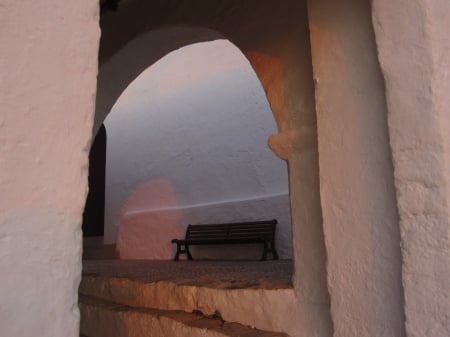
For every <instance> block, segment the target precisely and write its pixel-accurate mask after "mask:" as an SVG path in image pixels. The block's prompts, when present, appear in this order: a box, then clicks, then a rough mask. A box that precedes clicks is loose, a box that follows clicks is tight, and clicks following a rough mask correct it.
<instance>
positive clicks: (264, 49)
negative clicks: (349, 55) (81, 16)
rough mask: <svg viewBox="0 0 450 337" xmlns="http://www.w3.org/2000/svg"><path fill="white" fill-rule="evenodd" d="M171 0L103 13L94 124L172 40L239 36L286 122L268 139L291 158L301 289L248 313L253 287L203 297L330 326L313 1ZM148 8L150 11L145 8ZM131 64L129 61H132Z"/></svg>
mask: <svg viewBox="0 0 450 337" xmlns="http://www.w3.org/2000/svg"><path fill="white" fill-rule="evenodd" d="M166 5H167V8H166ZM166 5H162V7H163V8H160V7H159V5H157V4H154V3H148V2H140V1H130V2H127V3H126V5H125V3H124V7H123V9H121V10H119V11H118V12H117V13H113V14H111V15H109V14H107V15H105V16H104V17H102V20H101V26H102V43H101V48H100V69H99V78H98V93H97V105H96V109H97V112H96V116H95V126H94V130H96V129H97V128H98V127H99V125H101V122H102V121H103V119H104V117H105V115H106V114H107V113H108V111H109V109H110V108H111V107H112V105H113V104H114V102H115V101H116V99H117V98H118V96H119V95H120V93H121V92H122V91H123V90H124V89H125V88H126V87H127V86H128V85H129V83H131V82H132V80H133V79H135V78H136V77H137V76H138V75H139V74H140V73H141V72H142V71H143V70H145V69H146V68H147V67H148V66H149V65H150V64H152V63H153V62H148V61H147V60H153V61H155V60H157V59H159V58H161V57H162V56H164V55H166V54H167V53H168V52H170V51H171V50H173V49H171V48H179V47H181V46H183V45H188V44H190V43H192V42H199V41H210V40H216V39H217V38H220V37H223V36H225V37H226V38H228V39H229V40H230V41H232V42H233V43H234V44H235V45H236V46H237V47H238V48H239V49H240V50H241V51H242V53H243V54H244V55H245V56H246V58H247V59H248V60H249V62H250V64H251V65H252V67H253V69H254V70H255V72H256V74H257V76H258V77H259V80H260V81H261V84H262V87H263V88H264V91H265V93H266V96H267V99H268V102H269V103H270V106H271V110H272V112H273V115H274V119H275V121H276V125H277V129H278V132H277V133H276V134H275V135H273V136H271V137H270V139H269V143H270V146H271V148H272V149H273V150H274V152H276V153H277V155H279V156H280V157H281V158H283V159H285V160H286V161H287V163H288V168H289V190H290V193H289V198H290V203H291V205H292V245H293V258H294V270H295V272H294V275H293V277H292V283H293V289H288V291H282V292H277V293H276V294H273V296H272V295H270V300H268V301H263V300H262V299H261V298H259V299H256V302H257V303H255V302H254V301H255V298H252V299H251V300H250V301H249V302H248V304H247V305H251V304H250V303H252V304H254V305H256V306H258V307H259V306H261V310H266V309H263V308H267V312H269V311H276V312H277V314H276V315H273V316H271V315H250V316H248V314H250V313H254V308H255V307H254V306H252V308H249V307H248V306H242V298H241V296H245V295H244V294H243V293H242V292H241V291H236V292H233V294H232V295H231V294H230V295H231V296H232V297H233V299H231V298H228V300H227V301H225V302H222V301H220V298H221V297H218V298H217V301H215V295H211V296H209V295H208V296H206V297H202V295H201V294H198V296H197V297H196V301H199V302H197V303H200V302H201V301H202V300H201V298H204V300H205V301H206V302H208V301H210V300H212V301H213V302H214V304H212V303H209V304H208V305H207V307H208V309H213V308H215V309H213V311H212V312H211V314H212V313H214V310H219V311H220V312H221V314H222V315H223V317H224V318H226V319H227V320H229V321H234V322H241V323H243V324H246V325H254V326H258V327H261V328H264V329H269V330H270V329H272V330H275V331H285V332H288V333H290V334H294V335H295V334H298V333H299V331H301V333H302V334H308V333H311V332H314V333H315V334H318V335H321V336H330V335H331V319H330V312H329V304H330V303H329V296H328V291H327V287H326V268H325V246H324V241H323V229H322V215H321V206H320V196H319V180H318V176H319V172H318V153H317V128H316V115H315V109H314V106H315V101H314V85H313V81H312V65H311V53H310V45H309V32H308V24H307V22H308V21H307V17H306V4H305V3H302V2H294V1H292V2H290V3H289V5H287V6H277V7H276V8H274V7H273V6H272V3H271V2H262V3H260V2H258V6H254V4H251V5H248V4H245V5H243V6H242V7H239V6H238V7H239V9H237V11H238V12H239V13H240V14H239V15H237V16H236V15H232V12H226V11H225V12H224V11H223V8H221V7H220V6H215V5H211V6H210V5H209V3H207V2H205V3H204V4H203V5H204V7H202V10H200V11H198V12H197V11H195V9H190V8H187V7H186V8H184V7H183V8H171V7H172V6H173V4H166ZM154 6H156V8H154ZM255 8H257V10H256V11H255V10H254V9H255ZM144 12H145V13H147V15H148V16H146V15H141V14H143V13H144ZM150 17H152V18H153V19H154V21H152V20H150ZM165 20H167V21H165ZM166 24H169V26H165V25H166ZM174 24H175V26H174ZM196 26H197V27H196ZM198 27H203V28H198ZM205 27H207V28H205ZM217 32H220V33H217ZM174 46H175V47H174ZM124 65H127V69H126V71H125V69H124ZM82 284H83V283H82ZM133 291H134V290H133ZM227 296H228V295H227ZM206 298H208V299H206ZM158 303H159V304H161V302H158ZM225 303H226V304H225ZM222 304H223V306H222ZM269 307H270V309H269ZM275 308H276V309H275ZM191 309H192V310H198V308H196V307H193V308H191ZM181 310H184V308H181Z"/></svg>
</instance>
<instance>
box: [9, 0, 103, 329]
mask: <svg viewBox="0 0 450 337" xmlns="http://www.w3.org/2000/svg"><path fill="white" fill-rule="evenodd" d="M0 22H1V29H0V44H1V46H2V47H1V48H0V101H1V102H2V107H1V112H0V172H1V176H0V270H1V278H0V303H1V304H0V335H2V336H8V337H10V336H11V337H12V336H14V337H29V336H48V337H51V336H52V337H61V336H71V337H77V336H78V335H79V333H78V321H79V313H78V308H77V290H78V283H79V281H80V272H81V261H80V259H81V230H80V229H81V215H82V212H83V207H84V202H85V198H86V188H87V149H88V148H89V142H90V138H91V130H92V119H93V111H94V95H95V85H96V72H97V61H96V60H97V52H98V40H99V29H98V1H95V0H80V1H75V2H59V1H53V0H42V1H38V2H37V1H10V0H1V1H0Z"/></svg>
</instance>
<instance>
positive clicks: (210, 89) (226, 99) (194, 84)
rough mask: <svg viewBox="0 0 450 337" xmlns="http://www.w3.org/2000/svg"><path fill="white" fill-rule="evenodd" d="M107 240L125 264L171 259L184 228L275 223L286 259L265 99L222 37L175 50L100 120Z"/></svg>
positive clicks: (283, 196)
mask: <svg viewBox="0 0 450 337" xmlns="http://www.w3.org/2000/svg"><path fill="white" fill-rule="evenodd" d="M105 125H106V128H107V130H108V135H109V142H108V144H109V145H108V156H107V157H108V158H107V170H106V171H107V179H106V181H107V182H106V191H107V196H106V207H105V211H106V236H107V238H108V239H109V240H113V239H117V243H118V251H119V252H120V256H121V258H125V259H166V260H167V259H171V258H172V257H173V254H174V251H173V248H174V247H173V245H172V244H171V243H170V241H171V239H173V238H182V237H183V236H184V232H185V227H186V226H187V224H189V223H193V224H195V223H227V222H239V221H255V220H269V219H273V218H276V219H277V220H278V226H277V231H276V245H277V250H278V253H279V255H280V257H281V258H291V257H292V253H291V221H290V206H289V194H288V179H287V168H286V163H285V162H284V161H282V160H280V159H279V158H277V157H276V156H275V154H273V153H272V152H271V151H270V149H269V148H268V146H267V138H268V136H269V135H270V134H272V133H274V132H276V125H275V122H274V119H273V117H272V112H271V110H270V107H269V104H268V102H267V99H266V97H265V93H264V91H263V89H262V87H261V85H260V83H259V81H258V79H257V77H256V75H255V73H254V72H253V69H252V68H251V66H250V64H249V63H248V61H247V60H246V59H245V57H244V56H243V55H242V53H241V52H240V51H239V50H238V49H237V48H236V47H235V46H233V45H232V44H231V43H230V42H228V41H226V40H216V41H213V42H206V43H198V44H193V45H189V46H187V47H184V48H181V49H178V50H176V51H174V52H172V53H170V54H168V55H166V56H165V57H163V58H162V59H161V60H159V61H158V62H156V63H155V64H153V65H152V66H151V67H149V68H148V69H147V70H145V71H144V72H143V73H142V74H141V75H139V76H138V77H137V78H136V79H135V80H134V81H133V82H132V83H131V84H130V85H129V86H128V88H127V89H126V90H125V91H124V92H123V93H122V95H121V96H120V97H119V99H118V100H117V102H116V104H115V105H114V106H113V108H112V110H111V112H110V113H109V115H108V117H107V118H106V120H105ZM193 253H194V254H195V256H196V257H198V258H214V257H215V258H222V259H236V258H238V259H249V258H256V259H258V258H259V256H260V254H261V245H254V246H250V247H249V246H248V245H245V246H233V247H230V246H219V247H217V246H214V247H208V248H207V249H206V248H205V247H202V248H201V247H193Z"/></svg>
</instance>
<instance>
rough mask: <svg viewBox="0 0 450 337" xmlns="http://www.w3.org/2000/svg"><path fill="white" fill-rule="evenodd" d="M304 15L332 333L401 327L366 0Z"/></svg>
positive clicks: (326, 2) (387, 168)
mask: <svg viewBox="0 0 450 337" xmlns="http://www.w3.org/2000/svg"><path fill="white" fill-rule="evenodd" d="M309 18H310V30H311V45H312V57H313V70H314V81H315V84H316V110H317V119H318V120H317V124H318V133H319V167H320V193H321V201H322V213H323V225H324V232H325V244H326V248H327V258H328V264H327V274H328V287H329V291H330V297H331V315H332V318H333V326H334V336H343V337H349V336H358V337H363V336H367V337H371V336H386V337H388V336H403V335H404V334H405V331H404V324H403V322H404V312H403V289H402V283H401V253H400V235H399V225H398V215H397V209H396V196H395V189H394V180H393V167H392V159H391V152H390V147H389V136H388V128H387V109H386V100H385V94H384V83H383V79H382V76H381V72H380V69H379V64H378V60H377V53H376V46H375V37H374V33H373V28H372V25H371V11H370V2H369V1H360V0H347V1H332V0H315V1H310V2H309Z"/></svg>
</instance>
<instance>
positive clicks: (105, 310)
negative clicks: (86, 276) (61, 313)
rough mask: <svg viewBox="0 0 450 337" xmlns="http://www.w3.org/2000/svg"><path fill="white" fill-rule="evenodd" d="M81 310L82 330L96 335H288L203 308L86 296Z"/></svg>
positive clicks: (271, 336)
mask: <svg viewBox="0 0 450 337" xmlns="http://www.w3.org/2000/svg"><path fill="white" fill-rule="evenodd" d="M80 311H81V327H80V329H81V332H82V333H86V334H87V335H90V336H96V337H103V336H104V337H114V336H116V337H123V336H127V337H139V336H142V337H145V336H149V332H151V335H152V336H165V337H171V336H173V337H181V336H186V337H188V336H195V337H196V336H199V335H202V336H208V337H227V336H228V337H234V336H246V337H287V335H286V334H284V333H279V332H270V331H262V330H258V329H255V328H253V327H248V326H244V325H241V324H237V323H228V322H224V321H223V320H222V319H221V317H220V316H218V315H217V314H214V315H211V316H210V317H207V316H204V315H202V314H201V313H200V312H194V313H187V312H183V311H164V310H157V309H145V308H133V307H128V306H125V305H118V304H115V303H110V302H105V301H99V300H98V299H95V298H92V297H85V296H83V297H82V298H81V303H80ZM99 322H101V324H99Z"/></svg>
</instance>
